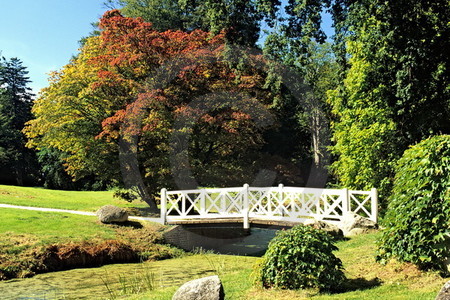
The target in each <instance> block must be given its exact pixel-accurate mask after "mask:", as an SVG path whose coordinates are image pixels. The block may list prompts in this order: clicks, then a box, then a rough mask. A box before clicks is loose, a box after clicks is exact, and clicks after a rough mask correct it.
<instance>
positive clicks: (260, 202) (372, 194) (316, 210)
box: [161, 184, 378, 228]
mask: <svg viewBox="0 0 450 300" xmlns="http://www.w3.org/2000/svg"><path fill="white" fill-rule="evenodd" d="M377 207H378V196H377V190H376V189H372V190H370V191H355V190H348V189H318V188H303V187H285V186H283V185H281V184H280V185H279V186H277V187H250V186H249V185H248V184H245V185H244V186H243V187H233V188H204V189H196V190H178V191H167V190H166V189H162V190H161V217H162V219H163V222H164V223H169V224H170V223H177V221H178V222H179V221H182V220H198V221H200V220H204V223H208V221H211V220H212V219H229V218H242V222H243V224H244V228H249V224H250V222H251V220H252V219H259V220H271V221H287V222H298V223H302V222H304V221H306V220H307V219H311V218H315V219H318V220H324V221H327V222H339V221H341V220H342V218H343V216H344V215H345V214H346V213H348V212H353V213H356V214H359V215H362V216H363V217H366V218H369V219H371V220H373V221H375V222H377V218H378V210H377Z"/></svg>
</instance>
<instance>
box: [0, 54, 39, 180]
mask: <svg viewBox="0 0 450 300" xmlns="http://www.w3.org/2000/svg"><path fill="white" fill-rule="evenodd" d="M27 74H28V71H27V70H26V67H25V66H23V65H22V62H21V61H20V60H19V59H17V58H11V59H9V60H8V59H6V58H4V57H2V60H1V62H0V174H2V175H1V176H0V177H1V178H0V180H1V181H2V182H4V183H10V184H11V183H14V184H17V185H24V184H35V183H36V181H37V177H36V176H37V175H38V174H37V170H38V168H37V165H36V157H35V154H34V152H33V151H31V150H29V149H27V148H26V147H25V143H26V138H25V136H24V135H23V133H22V129H23V127H24V124H25V122H27V121H28V120H29V119H31V105H32V100H33V96H34V95H33V94H32V93H31V89H30V88H29V87H28V84H29V83H30V80H29V77H27Z"/></svg>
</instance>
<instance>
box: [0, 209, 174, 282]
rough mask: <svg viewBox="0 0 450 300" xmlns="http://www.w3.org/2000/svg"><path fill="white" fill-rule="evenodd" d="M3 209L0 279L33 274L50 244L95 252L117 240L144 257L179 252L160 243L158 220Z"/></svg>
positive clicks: (165, 256)
mask: <svg viewBox="0 0 450 300" xmlns="http://www.w3.org/2000/svg"><path fill="white" fill-rule="evenodd" d="M0 211H1V213H2V222H0V280H2V279H5V278H15V277H25V276H30V275H33V274H34V272H35V270H36V269H35V268H34V267H33V266H36V265H39V263H40V258H41V257H43V256H45V255H46V254H45V253H47V252H48V251H50V252H51V251H53V250H49V249H51V248H50V247H49V246H50V245H60V246H58V247H63V248H64V247H65V248H64V249H66V250H67V249H75V248H76V247H78V246H79V247H81V248H83V249H85V251H88V252H89V251H91V252H89V253H94V254H92V255H94V256H95V251H100V252H101V251H103V250H101V249H102V248H101V247H102V246H101V245H106V244H109V245H113V246H112V247H116V246H114V245H116V244H114V241H117V242H118V243H120V244H121V245H124V244H125V245H128V246H129V247H131V248H132V249H133V251H134V252H135V253H136V254H137V255H139V256H140V257H141V259H165V258H168V257H173V256H174V255H177V254H178V253H179V250H174V249H173V248H170V247H167V246H165V245H160V244H158V243H159V241H160V240H161V229H162V225H160V224H157V223H151V222H128V223H127V224H125V225H127V226H119V225H106V224H102V223H100V222H99V221H98V220H97V217H95V216H83V215H74V214H66V213H54V212H40V211H30V210H21V209H14V208H0ZM117 242H116V243H117ZM105 243H106V244H105ZM97 246H99V247H97ZM66 250H64V251H66ZM67 251H71V250H67ZM42 255H43V256H42ZM0 290H1V289H0Z"/></svg>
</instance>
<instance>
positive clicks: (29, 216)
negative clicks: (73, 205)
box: [0, 208, 115, 243]
mask: <svg viewBox="0 0 450 300" xmlns="http://www.w3.org/2000/svg"><path fill="white" fill-rule="evenodd" d="M0 211H1V213H2V221H1V222H0V235H1V236H2V239H1V240H0V243H1V242H2V241H4V240H5V239H7V237H8V236H23V235H30V236H33V239H36V240H39V241H41V243H50V242H64V241H67V240H71V241H83V240H88V239H93V238H101V239H112V238H114V235H115V231H114V230H113V229H112V228H111V227H108V226H105V225H102V224H101V223H99V222H98V221H97V218H96V217H93V216H82V215H69V214H64V213H50V212H40V211H29V210H20V209H13V208H1V209H0Z"/></svg>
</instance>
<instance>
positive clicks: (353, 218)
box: [338, 212, 378, 236]
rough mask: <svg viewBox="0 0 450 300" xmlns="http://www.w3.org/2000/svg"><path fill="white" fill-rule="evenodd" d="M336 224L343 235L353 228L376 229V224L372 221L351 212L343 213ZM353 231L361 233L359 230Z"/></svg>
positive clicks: (346, 234)
mask: <svg viewBox="0 0 450 300" xmlns="http://www.w3.org/2000/svg"><path fill="white" fill-rule="evenodd" d="M338 226H339V227H340V228H341V229H342V231H343V232H344V235H345V236H348V235H349V234H350V232H351V231H352V230H353V229H355V228H360V229H378V224H377V223H375V222H374V221H372V220H370V219H368V218H364V217H362V216H360V215H357V214H355V213H352V212H350V213H347V214H345V215H344V217H343V218H342V220H341V222H340V223H339V225H338ZM353 232H354V233H355V232H359V234H361V232H360V231H353Z"/></svg>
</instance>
